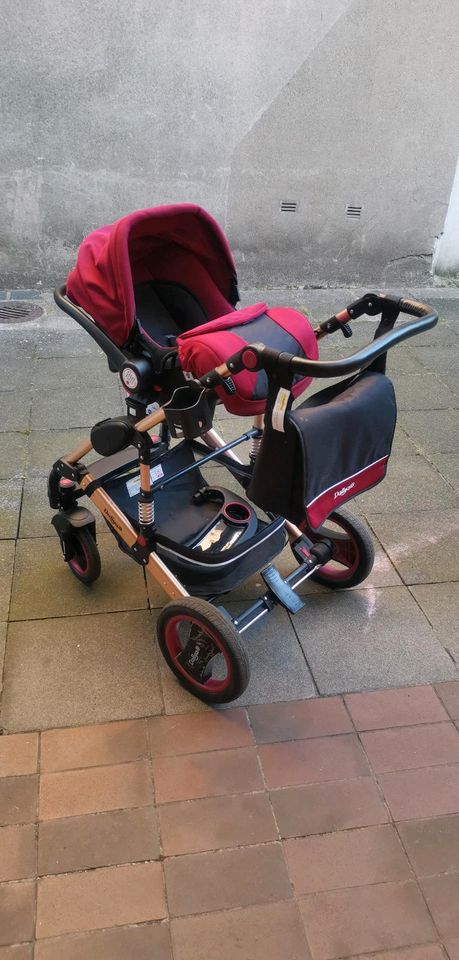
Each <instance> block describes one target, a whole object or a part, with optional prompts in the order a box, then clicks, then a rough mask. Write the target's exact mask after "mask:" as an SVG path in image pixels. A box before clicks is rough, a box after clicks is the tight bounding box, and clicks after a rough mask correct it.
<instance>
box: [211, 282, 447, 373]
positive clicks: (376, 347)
mask: <svg viewBox="0 0 459 960" xmlns="http://www.w3.org/2000/svg"><path fill="white" fill-rule="evenodd" d="M390 312H392V314H395V316H396V315H398V313H405V314H408V316H412V317H417V318H418V319H417V320H416V321H415V322H414V323H410V324H407V325H405V326H403V327H399V328H398V329H397V330H390V332H389V333H386V334H384V335H383V336H380V337H378V338H377V339H376V340H373V342H372V343H370V344H369V345H368V346H367V347H364V348H363V349H362V350H359V351H358V353H354V354H352V355H351V356H350V357H345V358H344V359H342V360H308V359H305V358H303V357H296V356H294V354H291V353H285V352H281V351H279V350H273V349H272V348H271V347H266V346H265V345H264V344H263V343H253V344H249V345H248V346H247V347H244V348H243V349H242V350H240V351H239V352H238V353H235V354H233V355H232V356H231V357H229V359H228V360H227V361H226V364H224V365H222V366H221V367H217V368H216V369H215V370H211V371H210V372H209V373H208V374H206V375H205V376H204V377H202V378H201V383H202V384H203V385H204V386H206V387H215V386H217V385H218V384H219V383H221V380H222V378H225V377H227V376H228V375H231V374H232V373H240V371H241V370H266V371H267V373H275V372H277V373H278V374H294V375H295V374H297V375H300V376H303V377H318V378H322V379H324V378H327V377H341V376H347V375H348V374H352V373H356V372H357V371H358V370H364V369H365V367H368V366H369V365H370V364H371V363H372V362H373V361H374V360H376V359H377V357H380V356H381V355H382V354H384V353H386V352H387V350H389V349H390V348H391V347H394V346H395V344H397V343H401V341H402V340H407V339H408V338H409V337H414V336H416V335H417V334H418V333H422V331H423V330H430V329H431V327H434V326H435V324H436V323H437V321H438V314H437V313H436V312H435V310H433V309H432V307H429V306H427V304H424V303H420V302H418V301H417V300H410V299H406V298H403V297H402V298H400V299H397V298H395V297H389V296H386V295H384V294H372V293H368V294H365V296H364V297H361V298H360V299H359V300H356V301H355V303H353V304H351V305H350V306H349V307H347V308H346V311H344V310H343V311H342V312H341V314H338V315H337V316H336V317H335V318H331V320H333V319H338V318H339V322H341V323H344V322H348V320H350V319H352V320H353V319H355V318H356V317H359V316H362V315H363V314H369V315H370V316H371V315H375V314H379V313H382V315H383V317H384V315H386V316H387V315H388V314H389V313H390ZM345 314H346V316H345Z"/></svg>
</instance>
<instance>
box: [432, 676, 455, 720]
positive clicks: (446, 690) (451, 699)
mask: <svg viewBox="0 0 459 960" xmlns="http://www.w3.org/2000/svg"><path fill="white" fill-rule="evenodd" d="M435 689H436V691H437V693H438V696H439V697H440V700H441V701H442V703H443V705H444V707H445V709H446V710H447V711H448V713H449V715H450V717H451V719H452V720H459V680H451V681H450V682H448V683H437V684H436V686H435Z"/></svg>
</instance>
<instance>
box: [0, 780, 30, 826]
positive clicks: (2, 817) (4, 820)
mask: <svg viewBox="0 0 459 960" xmlns="http://www.w3.org/2000/svg"><path fill="white" fill-rule="evenodd" d="M37 795H38V777H37V776H29V777H5V778H4V779H3V780H0V825H1V826H7V825H9V824H12V823H30V822H31V821H32V820H35V819H36V816H37Z"/></svg>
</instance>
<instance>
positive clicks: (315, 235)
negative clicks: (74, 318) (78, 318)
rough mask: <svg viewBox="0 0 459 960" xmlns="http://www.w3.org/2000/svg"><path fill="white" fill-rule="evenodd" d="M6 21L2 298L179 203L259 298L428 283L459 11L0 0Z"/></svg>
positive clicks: (321, 4) (53, 276) (398, 4)
mask: <svg viewBox="0 0 459 960" xmlns="http://www.w3.org/2000/svg"><path fill="white" fill-rule="evenodd" d="M0 18H1V31H2V58H1V62H0V89H1V91H2V116H1V128H0V129H1V140H0V155H1V165H0V184H1V187H0V190H1V197H0V199H1V210H2V216H1V218H0V286H11V285H17V286H19V285H20V286H22V285H24V284H26V285H31V284H35V283H36V282H38V281H40V280H41V281H43V282H44V283H54V282H55V281H58V280H61V279H62V278H64V277H65V275H66V273H67V271H68V269H69V266H70V265H71V263H72V262H73V259H74V254H75V249H76V247H77V245H78V243H79V242H80V240H81V238H82V237H83V235H84V234H86V233H87V232H89V231H90V230H91V229H93V228H94V227H96V226H99V225H100V224H102V223H107V222H110V221H111V220H112V219H115V218H117V217H118V216H120V215H122V214H124V213H127V212H129V211H131V210H133V209H136V208H140V207H143V206H150V205H154V204H157V203H168V202H174V201H193V202H197V203H200V204H202V205H203V206H204V207H206V208H208V209H209V210H210V211H211V212H212V213H213V214H214V215H215V216H216V217H217V219H219V220H220V222H222V224H223V225H224V226H225V228H226V230H227V231H228V233H229V237H230V241H231V243H232V245H233V248H234V250H235V253H236V257H237V260H238V264H239V272H240V276H241V279H242V281H243V282H245V283H250V284H251V283H261V284H263V283H267V282H269V283H293V284H294V283H305V284H328V283H330V284H335V283H336V284H337V283H340V282H351V281H354V280H356V281H357V280H362V281H373V282H378V283H381V282H383V281H386V282H387V283H389V284H390V283H391V282H392V281H394V282H395V281H396V280H399V279H401V278H402V279H405V278H408V279H416V280H417V281H418V282H422V280H423V279H428V276H429V269H430V263H431V253H432V249H433V245H434V238H435V237H436V236H437V235H438V234H439V233H440V232H441V230H442V228H443V223H444V219H445V213H446V209H447V205H448V199H449V195H450V190H451V185H452V181H453V176H454V170H455V166H456V161H457V155H458V149H459V148H458V123H457V121H458V109H457V108H458V102H459V58H458V57H457V41H458V36H459V4H458V3H457V0H442V4H441V5H440V6H438V5H437V4H434V3H433V0H384V2H382V0H230V2H229V3H228V2H222V0H169V2H168V3H165V2H164V0H132V3H127V2H126V0H60V2H59V3H58V2H57V0H2V4H1V7H0ZM281 200H289V201H291V200H293V201H296V202H297V204H298V208H297V212H296V213H281V212H280V210H279V206H280V201H281ZM347 204H357V205H361V206H362V214H361V217H360V219H359V220H350V219H348V218H347V217H346V215H345V209H346V205H347Z"/></svg>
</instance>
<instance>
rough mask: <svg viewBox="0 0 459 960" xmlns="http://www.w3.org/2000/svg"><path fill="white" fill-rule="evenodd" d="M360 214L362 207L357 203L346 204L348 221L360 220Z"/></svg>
mask: <svg viewBox="0 0 459 960" xmlns="http://www.w3.org/2000/svg"><path fill="white" fill-rule="evenodd" d="M361 214H362V206H361V205H359V204H357V203H348V205H347V207H346V217H349V218H350V220H360V217H361Z"/></svg>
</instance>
